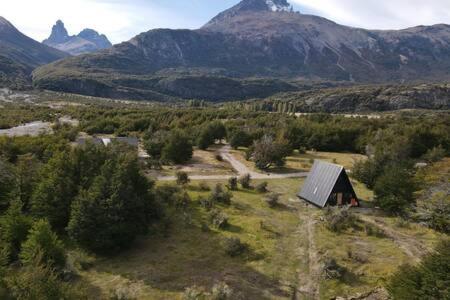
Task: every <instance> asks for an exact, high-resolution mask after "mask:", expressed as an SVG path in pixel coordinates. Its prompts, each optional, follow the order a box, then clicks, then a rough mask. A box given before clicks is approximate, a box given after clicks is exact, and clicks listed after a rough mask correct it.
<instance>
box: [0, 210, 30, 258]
mask: <svg viewBox="0 0 450 300" xmlns="http://www.w3.org/2000/svg"><path fill="white" fill-rule="evenodd" d="M31 226H32V220H31V218H30V217H28V216H26V215H24V214H22V203H20V201H15V202H13V203H12V204H11V206H10V208H9V209H8V210H7V211H6V214H5V215H4V216H2V217H1V218H0V243H1V244H2V245H3V248H4V251H6V253H7V255H8V261H15V260H17V259H18V256H19V252H20V247H21V245H22V243H23V242H24V241H25V240H26V238H27V235H28V232H29V230H30V229H31Z"/></svg>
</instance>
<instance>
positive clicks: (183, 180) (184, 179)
mask: <svg viewBox="0 0 450 300" xmlns="http://www.w3.org/2000/svg"><path fill="white" fill-rule="evenodd" d="M176 176H177V184H178V185H183V186H184V185H187V184H188V183H189V182H190V181H191V180H190V179H189V175H188V173H186V172H183V171H178V172H177V173H176Z"/></svg>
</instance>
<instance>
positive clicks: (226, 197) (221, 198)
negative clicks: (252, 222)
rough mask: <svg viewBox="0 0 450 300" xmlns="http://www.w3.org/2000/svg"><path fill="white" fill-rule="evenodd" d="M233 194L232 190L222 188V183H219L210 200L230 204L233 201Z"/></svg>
mask: <svg viewBox="0 0 450 300" xmlns="http://www.w3.org/2000/svg"><path fill="white" fill-rule="evenodd" d="M232 197H233V195H232V194H231V193H230V192H225V191H224V190H223V188H222V185H221V184H220V183H218V184H217V185H216V186H215V187H214V189H213V191H212V192H211V195H210V196H209V198H210V200H211V201H213V202H220V203H224V204H227V205H229V204H230V203H231V198H232Z"/></svg>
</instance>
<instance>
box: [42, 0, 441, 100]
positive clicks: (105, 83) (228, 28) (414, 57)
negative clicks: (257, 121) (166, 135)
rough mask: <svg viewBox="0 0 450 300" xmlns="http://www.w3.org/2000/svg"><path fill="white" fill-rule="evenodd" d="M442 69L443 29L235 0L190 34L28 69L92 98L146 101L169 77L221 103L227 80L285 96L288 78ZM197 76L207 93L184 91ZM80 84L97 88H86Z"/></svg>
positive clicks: (359, 78)
mask: <svg viewBox="0 0 450 300" xmlns="http://www.w3.org/2000/svg"><path fill="white" fill-rule="evenodd" d="M449 69H450V26H448V25H436V26H429V27H424V26H421V27H415V28H410V29H405V30H399V31H371V30H364V29H358V28H351V27H346V26H342V25H339V24H336V23H334V22H332V21H330V20H327V19H324V18H320V17H316V16H311V15H303V14H300V13H298V12H293V11H292V8H291V6H290V5H289V3H288V2H286V1H285V0H243V1H242V2H240V3H239V4H237V5H236V6H234V7H232V8H230V9H229V10H227V11H224V12H223V13H221V14H219V15H218V16H217V17H215V18H213V19H212V20H211V21H210V22H208V23H207V24H206V25H205V26H203V27H202V28H200V29H198V30H168V29H156V30H151V31H149V32H146V33H143V34H140V35H138V36H137V37H135V38H133V39H132V40H130V41H129V42H126V43H122V44H120V45H116V46H114V47H112V48H111V49H108V50H105V51H102V52H98V53H94V54H91V55H87V56H81V57H77V58H73V59H69V60H64V61H62V62H58V63H55V64H52V65H49V66H46V67H44V68H41V69H39V70H38V71H36V72H35V83H36V85H37V86H40V87H43V88H52V89H62V90H67V89H70V91H72V92H77V93H82V94H90V95H94V96H105V95H104V93H105V91H106V90H105V87H107V90H108V91H109V92H108V94H111V93H112V94H120V95H121V97H126V98H136V97H139V98H141V97H144V98H145V97H146V96H143V95H146V94H147V95H150V94H154V93H155V92H157V93H162V94H165V95H167V93H168V92H167V90H165V89H156V90H155V86H154V85H150V84H143V82H147V81H148V80H149V79H148V78H154V79H152V80H159V79H158V78H169V79H168V80H169V81H174V82H180V81H182V82H183V83H184V85H183V86H184V88H180V89H179V88H178V85H170V86H171V87H172V89H171V90H170V91H169V92H170V93H169V94H177V95H181V97H184V96H185V95H189V97H202V98H203V97H204V99H207V100H222V96H221V95H220V93H221V92H222V93H223V94H227V93H228V91H224V89H223V88H222V89H221V88H220V83H221V82H225V80H234V81H238V82H243V81H244V80H246V78H253V79H254V78H258V80H262V81H263V80H265V79H266V78H271V79H273V78H275V79H276V80H278V81H282V82H284V84H281V85H279V84H277V85H275V86H276V87H277V88H282V89H281V90H279V91H284V88H288V90H291V89H292V81H295V82H299V81H301V82H317V81H319V82H347V83H402V82H416V81H442V80H448V79H450V72H448V70H449ZM87 70H89V72H88V71H87ZM92 70H95V72H92ZM144 77H145V78H147V79H145V80H144V79H143V78H144ZM174 77H176V78H177V79H176V80H173V78H174ZM112 78H114V79H112ZM155 78H156V79H155ZM198 78H209V79H210V80H209V82H214V84H213V85H212V86H215V89H213V88H212V87H211V86H208V85H205V86H204V87H202V86H201V85H200V86H198V85H196V84H192V85H187V84H186V82H188V81H189V80H194V81H197V80H198ZM181 79H182V80H181ZM85 81H89V82H90V86H92V85H93V86H95V83H98V85H97V87H96V88H90V89H89V90H87V89H85V88H83V87H84V86H86V85H85V84H83V82H85ZM56 82H57V83H58V84H55V83H56ZM186 86H195V87H196V88H198V89H200V90H190V91H187V89H186ZM227 86H228V85H227V84H224V87H225V88H226V87H227ZM294 86H298V85H297V84H295V85H294ZM202 88H204V89H205V90H203V91H202V90H201V89H202ZM273 91H274V92H275V91H276V89H273ZM119 92H120V93H119ZM233 94H235V93H233ZM255 96H258V95H257V94H251V93H248V94H242V96H241V97H238V98H246V97H255Z"/></svg>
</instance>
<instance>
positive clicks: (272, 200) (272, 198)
mask: <svg viewBox="0 0 450 300" xmlns="http://www.w3.org/2000/svg"><path fill="white" fill-rule="evenodd" d="M264 200H265V201H266V202H267V204H268V205H269V206H270V207H271V208H274V207H276V206H277V205H278V202H279V200H280V195H279V194H276V193H272V194H270V195H267V196H266V197H265V198H264Z"/></svg>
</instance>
